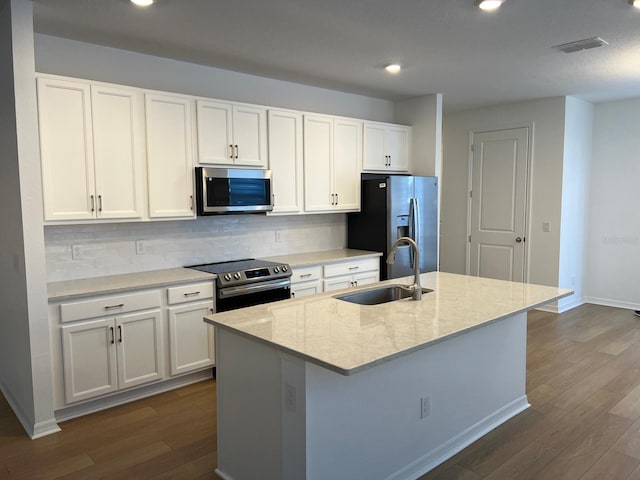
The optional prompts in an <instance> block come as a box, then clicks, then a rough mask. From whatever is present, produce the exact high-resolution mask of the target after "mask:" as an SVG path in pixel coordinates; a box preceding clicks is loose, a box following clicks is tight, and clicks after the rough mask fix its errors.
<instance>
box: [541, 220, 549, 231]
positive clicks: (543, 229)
mask: <svg viewBox="0 0 640 480" xmlns="http://www.w3.org/2000/svg"><path fill="white" fill-rule="evenodd" d="M542 231H543V232H545V233H549V232H550V231H551V222H542Z"/></svg>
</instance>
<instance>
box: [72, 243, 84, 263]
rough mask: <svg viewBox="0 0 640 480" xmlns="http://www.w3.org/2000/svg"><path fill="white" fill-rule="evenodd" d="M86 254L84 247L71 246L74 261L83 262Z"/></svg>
mask: <svg viewBox="0 0 640 480" xmlns="http://www.w3.org/2000/svg"><path fill="white" fill-rule="evenodd" d="M83 254H84V249H83V248H82V245H77V244H76V245H71V259H72V260H82V257H83Z"/></svg>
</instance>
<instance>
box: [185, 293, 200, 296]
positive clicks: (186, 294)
mask: <svg viewBox="0 0 640 480" xmlns="http://www.w3.org/2000/svg"><path fill="white" fill-rule="evenodd" d="M195 295H200V292H189V293H185V294H184V296H185V297H193V296H195Z"/></svg>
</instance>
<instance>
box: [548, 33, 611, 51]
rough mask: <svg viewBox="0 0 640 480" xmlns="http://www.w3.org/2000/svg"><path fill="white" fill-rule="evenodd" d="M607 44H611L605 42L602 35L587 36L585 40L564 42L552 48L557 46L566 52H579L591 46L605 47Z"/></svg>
mask: <svg viewBox="0 0 640 480" xmlns="http://www.w3.org/2000/svg"><path fill="white" fill-rule="evenodd" d="M605 45H609V44H608V43H607V42H605V41H604V40H603V39H601V38H600V37H592V38H585V39H584V40H578V41H576V42H571V43H563V44H562V45H556V46H555V47H551V48H557V49H558V50H560V51H561V52H564V53H575V52H579V51H580V50H588V49H590V48H596V47H604V46H605Z"/></svg>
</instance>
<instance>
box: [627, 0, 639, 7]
mask: <svg viewBox="0 0 640 480" xmlns="http://www.w3.org/2000/svg"><path fill="white" fill-rule="evenodd" d="M629 3H630V4H631V5H633V6H634V7H636V8H640V0H630V1H629Z"/></svg>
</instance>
